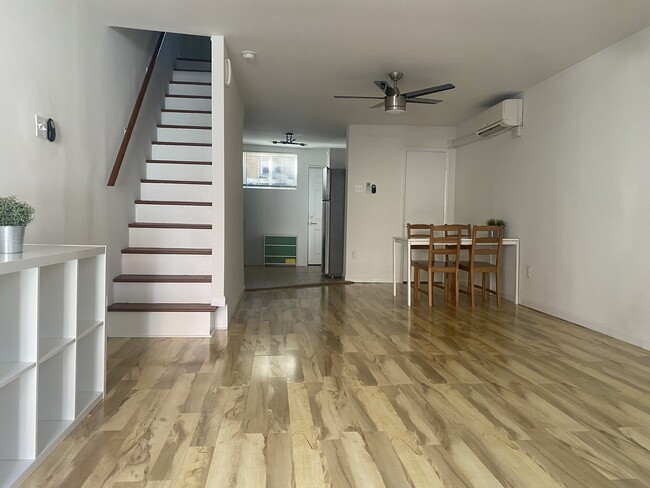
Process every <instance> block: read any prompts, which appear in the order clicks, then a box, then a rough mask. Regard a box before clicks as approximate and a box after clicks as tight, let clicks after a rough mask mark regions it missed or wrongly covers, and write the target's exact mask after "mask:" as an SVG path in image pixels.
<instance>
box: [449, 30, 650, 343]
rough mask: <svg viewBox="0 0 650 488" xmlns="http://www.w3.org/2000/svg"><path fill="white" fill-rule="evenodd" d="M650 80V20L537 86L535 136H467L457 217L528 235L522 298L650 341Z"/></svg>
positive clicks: (528, 117) (530, 96) (531, 124)
mask: <svg viewBox="0 0 650 488" xmlns="http://www.w3.org/2000/svg"><path fill="white" fill-rule="evenodd" d="M649 86H650V29H645V30H643V31H641V32H639V33H637V34H635V35H633V36H631V37H629V38H627V39H624V40H623V41H621V42H619V43H617V44H615V45H613V46H611V47H609V48H607V49H605V50H603V51H601V52H600V53H597V54H596V55H594V56H592V57H590V58H588V59H586V60H584V61H582V62H580V63H578V64H577V65H574V66H573V67H571V68H569V69H567V70H565V71H563V72H561V73H559V74H558V75H556V76H554V77H552V78H550V79H548V80H546V81H544V82H542V83H541V84H539V85H537V86H535V87H533V88H531V89H530V90H528V91H526V92H525V93H524V94H523V99H524V135H523V137H521V138H519V139H512V138H511V136H510V135H509V134H504V135H500V136H497V137H495V138H493V139H489V140H486V141H479V142H476V143H473V144H471V145H468V146H463V147H461V148H459V149H458V150H457V166H456V170H457V171H456V216H457V217H458V219H457V220H465V221H468V222H473V223H476V222H483V221H484V220H485V219H486V218H488V217H501V218H504V219H505V220H506V221H507V222H508V227H507V234H509V235H512V236H518V237H520V238H521V263H522V273H521V286H520V291H521V302H522V304H524V305H527V306H529V307H532V308H535V309H538V310H541V311H544V312H547V313H549V314H552V315H555V316H558V317H561V318H565V319H567V320H570V321H572V322H576V323H578V324H581V325H584V326H586V327H589V328H592V329H594V330H599V331H602V332H604V333H606V334H609V335H612V336H614V337H618V338H621V339H623V340H626V341H628V342H631V343H633V344H637V345H642V346H643V347H645V348H646V349H650V322H649V320H648V318H649V317H650V302H649V301H648V299H647V290H648V285H647V282H648V276H650V257H649V256H648V253H647V252H646V249H645V247H646V244H647V243H648V242H650V228H649V227H648V225H647V224H646V223H647V221H648V209H650V192H649V191H648V182H649V181H650V164H649V162H650V161H649V155H650V151H649V150H648V142H647V141H648V134H650V116H649V110H648V109H649V108H650V90H648V87H649ZM471 126H472V123H471V121H468V122H467V123H465V124H463V125H462V126H461V127H459V130H458V133H459V135H461V136H462V135H464V134H465V133H467V132H469V130H470V127H471ZM527 266H530V267H531V278H530V279H527V278H526V274H525V272H526V267H527Z"/></svg>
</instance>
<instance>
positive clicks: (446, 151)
mask: <svg viewBox="0 0 650 488" xmlns="http://www.w3.org/2000/svg"><path fill="white" fill-rule="evenodd" d="M409 151H411V152H437V153H443V154H444V155H445V191H444V201H443V202H442V204H443V207H442V223H443V224H446V223H447V219H448V209H449V201H448V200H449V149H445V148H433V147H406V148H404V171H403V172H402V176H403V184H402V234H403V235H404V236H406V224H407V222H406V170H407V167H408V153H409Z"/></svg>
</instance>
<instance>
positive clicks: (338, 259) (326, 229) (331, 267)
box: [322, 168, 345, 278]
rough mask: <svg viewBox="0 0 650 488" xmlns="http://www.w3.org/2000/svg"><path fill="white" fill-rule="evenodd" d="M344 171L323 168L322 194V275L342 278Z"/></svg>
mask: <svg viewBox="0 0 650 488" xmlns="http://www.w3.org/2000/svg"><path fill="white" fill-rule="evenodd" d="M344 241H345V170H344V169H331V168H325V190H324V193H323V266H322V268H323V274H324V275H325V276H328V277H330V278H342V277H343V259H344V245H345V242H344Z"/></svg>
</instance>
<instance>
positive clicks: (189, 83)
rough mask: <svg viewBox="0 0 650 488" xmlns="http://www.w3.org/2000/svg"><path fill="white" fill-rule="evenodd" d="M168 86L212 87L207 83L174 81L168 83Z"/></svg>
mask: <svg viewBox="0 0 650 488" xmlns="http://www.w3.org/2000/svg"><path fill="white" fill-rule="evenodd" d="M169 84H170V85H198V86H212V83H210V82H209V81H175V80H172V81H170V82H169Z"/></svg>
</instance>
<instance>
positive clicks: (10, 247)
mask: <svg viewBox="0 0 650 488" xmlns="http://www.w3.org/2000/svg"><path fill="white" fill-rule="evenodd" d="M24 241H25V226H24V225H21V226H14V225H0V254H13V253H21V252H23V242H24Z"/></svg>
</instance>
